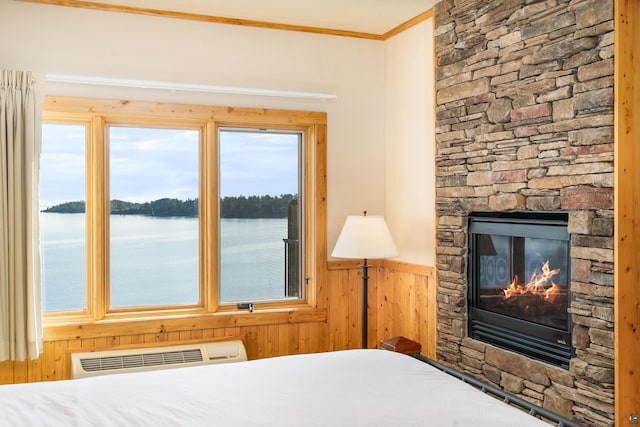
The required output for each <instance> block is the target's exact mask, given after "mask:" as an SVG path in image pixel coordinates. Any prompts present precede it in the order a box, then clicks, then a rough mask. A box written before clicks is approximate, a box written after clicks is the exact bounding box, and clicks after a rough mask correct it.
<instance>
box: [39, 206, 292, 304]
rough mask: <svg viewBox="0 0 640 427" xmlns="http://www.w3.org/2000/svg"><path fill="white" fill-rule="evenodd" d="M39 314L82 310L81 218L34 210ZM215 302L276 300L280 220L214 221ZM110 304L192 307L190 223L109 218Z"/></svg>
mask: <svg viewBox="0 0 640 427" xmlns="http://www.w3.org/2000/svg"><path fill="white" fill-rule="evenodd" d="M40 220H41V232H42V255H43V277H44V307H45V311H61V310H82V309H85V308H86V302H85V301H86V296H85V277H86V267H85V266H86V247H85V215H84V214H58V213H44V212H43V213H41V216H40ZM220 226H221V228H220V257H221V260H220V267H221V290H220V292H221V301H244V300H249V301H256V300H268V299H280V298H283V297H284V243H283V241H282V239H284V238H286V233H287V220H286V218H276V219H272V218H268V219H267V218H264V219H263V218H260V219H226V218H224V219H222V220H221V225H220ZM110 227H111V250H110V264H111V271H110V282H111V295H110V301H111V307H112V308H114V307H135V306H155V305H175V304H178V305H181V304H196V303H198V293H199V292H198V288H199V242H198V219H197V218H158V217H148V216H140V215H113V216H111V219H110Z"/></svg>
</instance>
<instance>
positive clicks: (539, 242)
mask: <svg viewBox="0 0 640 427" xmlns="http://www.w3.org/2000/svg"><path fill="white" fill-rule="evenodd" d="M469 236H470V259H469V261H470V276H469V286H470V296H471V298H470V330H471V335H472V336H474V337H476V338H480V339H483V340H485V341H488V342H491V343H494V344H497V345H499V346H502V347H507V348H509V349H512V350H515V351H518V352H521V353H525V354H528V355H531V356H533V357H535V358H538V359H542V360H546V361H550V362H552V363H555V364H559V365H562V366H564V365H565V364H566V363H568V357H569V356H570V351H571V350H570V343H571V340H570V317H569V314H568V311H567V309H568V307H569V297H570V293H569V283H570V277H569V276H570V254H569V249H570V245H569V234H568V232H567V220H566V214H563V213H555V214H549V213H530V212H527V213H520V214H515V213H509V214H498V215H496V214H490V215H489V214H477V215H473V216H471V217H470V219H469Z"/></svg>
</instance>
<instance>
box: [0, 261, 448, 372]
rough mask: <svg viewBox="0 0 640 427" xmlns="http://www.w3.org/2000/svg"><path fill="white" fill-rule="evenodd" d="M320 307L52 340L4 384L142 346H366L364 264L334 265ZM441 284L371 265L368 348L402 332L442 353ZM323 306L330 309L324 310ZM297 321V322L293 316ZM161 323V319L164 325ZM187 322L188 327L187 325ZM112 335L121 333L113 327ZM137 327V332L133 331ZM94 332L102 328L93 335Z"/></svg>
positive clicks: (273, 352)
mask: <svg viewBox="0 0 640 427" xmlns="http://www.w3.org/2000/svg"><path fill="white" fill-rule="evenodd" d="M322 289H323V292H322V293H321V295H320V298H319V301H318V305H324V304H327V307H326V309H327V315H326V321H321V320H316V319H305V321H301V322H297V321H290V322H285V323H283V322H281V321H279V320H278V319H277V318H274V320H278V321H274V322H273V323H266V324H261V323H260V324H255V325H246V326H244V325H239V326H226V325H225V326H221V325H219V324H216V323H215V322H213V321H212V322H211V323H212V326H211V327H205V326H203V325H202V323H203V322H198V323H197V324H195V325H193V324H192V326H190V327H185V328H183V329H180V328H178V329H172V330H165V329H162V328H157V329H158V330H159V332H146V331H140V332H138V333H133V332H131V331H130V330H127V331H126V332H125V333H122V334H117V333H115V334H111V335H105V336H102V335H97V336H96V335H93V334H92V335H90V336H87V337H76V338H69V337H65V336H63V335H59V336H55V337H54V338H52V339H49V340H47V341H45V343H44V353H43V354H42V355H41V356H40V358H39V359H37V360H31V361H24V362H12V361H6V362H0V384H12V383H23V382H36V381H54V380H61V379H67V378H69V374H70V372H71V370H70V360H71V358H70V354H71V353H72V352H74V351H92V350H106V349H124V348H141V347H150V346H158V345H175V344H187V343H194V342H205V341H217V340H224V339H240V340H242V341H243V342H244V344H245V347H246V349H247V355H248V357H249V359H259V358H266V357H274V356H284V355H289V354H302V353H317V352H324V351H335V350H346V349H351V348H360V347H361V333H362V329H361V303H362V299H361V298H362V264H361V261H360V262H358V261H349V262H344V261H336V262H334V261H330V262H328V263H327V271H326V272H325V273H324V280H323V284H322ZM434 292H435V282H434V274H433V268H432V267H423V266H416V265H411V264H405V263H398V262H393V261H379V260H375V261H372V262H371V267H370V269H369V295H368V301H369V310H368V316H369V318H368V326H369V329H368V333H369V339H368V341H369V347H371V348H379V347H380V341H381V340H383V339H385V338H391V337H394V336H398V335H402V336H404V337H407V338H409V339H411V340H414V341H417V342H420V343H421V344H422V354H424V355H425V356H427V357H434V356H435V332H436V326H435V325H436V324H435V321H434V319H435V311H434V310H435V307H436V306H435V295H434V294H433V293H434ZM323 308H324V307H323ZM294 320H296V319H294ZM157 322H158V323H159V324H160V323H162V320H160V319H159V320H157ZM187 324H188V323H185V325H187ZM106 328H108V329H107V330H108V331H109V332H110V333H112V332H114V331H113V329H112V327H110V326H106ZM128 329H132V328H128ZM92 332H95V331H92Z"/></svg>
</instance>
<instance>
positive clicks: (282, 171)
mask: <svg viewBox="0 0 640 427" xmlns="http://www.w3.org/2000/svg"><path fill="white" fill-rule="evenodd" d="M301 141H302V134H301V133H299V132H295V133H293V132H284V131H273V132H266V131H265V132H259V131H251V130H234V129H226V130H221V131H220V135H219V161H220V172H219V173H220V179H219V182H220V183H219V185H220V302H221V303H228V302H237V301H257V300H275V299H285V298H302V293H301V286H300V271H301V268H300V265H301V260H300V246H301V245H300V238H299V236H300V231H299V230H300V224H301V221H300V218H301V215H300V209H299V208H298V206H300V205H301V204H300V203H298V198H299V194H300V181H301V178H300V177H301V170H300V169H301V167H300V164H301V162H300V158H301Z"/></svg>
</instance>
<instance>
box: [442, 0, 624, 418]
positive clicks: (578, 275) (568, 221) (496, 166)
mask: <svg viewBox="0 0 640 427" xmlns="http://www.w3.org/2000/svg"><path fill="white" fill-rule="evenodd" d="M434 12H435V51H436V61H437V66H436V120H437V123H436V144H437V153H436V209H437V234H436V239H437V248H436V256H437V260H436V268H437V280H438V296H437V302H438V312H437V331H438V340H437V355H438V359H439V360H440V361H441V362H443V363H445V364H448V365H450V366H452V367H454V368H455V369H458V370H460V371H463V372H465V373H468V374H470V375H472V376H475V377H477V378H479V379H481V380H482V381H485V382H488V383H490V384H492V385H495V386H497V387H501V388H503V389H504V390H506V391H508V392H510V393H513V394H515V395H517V396H519V397H521V398H523V399H526V400H528V401H530V402H532V403H535V404H537V405H540V406H543V407H544V408H546V409H549V410H551V411H553V412H556V413H559V414H561V415H563V416H565V417H567V418H571V419H573V420H575V421H577V422H578V423H580V424H583V425H585V426H594V427H595V426H597V427H602V426H613V412H614V407H613V405H614V400H613V393H614V384H613V382H614V369H613V368H614V342H613V341H614V340H613V327H614V324H613V322H614V313H613V294H614V293H613V217H614V212H613V206H614V205H613V185H614V182H613V43H614V37H613V2H612V1H611V0H570V1H569V0H544V1H543V0H539V1H536V0H491V1H486V0H443V1H441V2H440V3H439V4H437V5H436V7H435V9H434ZM558 215H560V216H561V217H562V218H564V224H563V226H562V227H563V229H564V236H565V237H563V238H556V237H553V238H552V239H550V240H554V241H555V243H554V249H552V250H550V251H547V253H546V254H542V253H541V254H540V257H539V259H536V260H533V261H532V260H531V257H532V256H529V258H527V256H524V255H523V256H520V255H519V253H520V252H522V251H526V250H527V248H529V249H530V248H533V247H535V246H536V245H538V243H539V242H537V241H536V239H537V237H536V235H535V234H536V233H541V232H540V231H535V232H534V235H524V236H523V235H521V234H522V232H521V231H516V232H515V233H512V234H510V235H509V236H504V234H509V233H505V232H503V231H500V232H495V230H494V229H493V228H491V227H490V228H485V226H486V222H487V221H486V218H505V217H506V218H509V219H510V220H513V219H514V218H515V219H516V220H517V221H520V220H522V219H523V218H524V219H530V218H531V217H537V218H547V219H548V218H553V220H552V221H556V219H557V216H558ZM517 221H516V222H517ZM512 222H513V221H512ZM492 224H493V223H492ZM518 224H521V223H519V222H518ZM501 225H504V224H501ZM492 227H493V225H492ZM520 228H521V229H522V226H520ZM516 230H517V228H516ZM483 236H485V237H483ZM486 236H490V239H488V240H487V237H486ZM499 236H502V237H499ZM544 236H545V235H544V234H538V237H544ZM547 237H549V236H547ZM527 239H528V241H527ZM563 239H564V240H563ZM538 240H540V239H538ZM534 252H536V250H534ZM537 252H540V251H537ZM549 252H550V253H549ZM480 254H481V255H480ZM563 254H564V255H563ZM476 255H477V256H478V259H475V260H474V258H473V257H474V256H476ZM507 255H508V256H507ZM509 257H511V258H515V259H509ZM563 257H564V258H566V259H564V258H563ZM546 258H549V263H548V264H547V265H545V261H547V259H546ZM483 263H484V264H483ZM498 263H500V264H501V266H497V264H498ZM554 263H557V264H554ZM528 264H532V265H530V266H528ZM483 265H484V267H482V266H483ZM558 269H559V270H560V271H559V272H555V271H556V270H558ZM554 272H555V273H554ZM552 273H553V274H552ZM545 274H547V275H548V274H552V276H553V277H552V278H551V279H550V280H546V279H544V277H539V275H542V276H544V275H545ZM516 275H517V276H518V279H517V281H515V277H514V276H516ZM497 276H501V279H500V280H499V281H496V280H495V279H496V277H497ZM538 279H540V280H543V279H544V283H543V284H542V288H540V287H538V289H537V290H536V292H537V293H536V292H534V293H533V295H525V296H523V297H522V298H520V297H519V295H516V294H513V293H509V292H510V291H509V288H511V290H512V291H516V290H517V291H518V292H520V291H524V289H525V288H526V287H527V286H528V285H530V282H531V281H532V280H533V281H534V282H535V281H536V280H538ZM474 280H475V281H478V282H479V283H478V284H477V285H478V286H477V287H476V288H474V287H473V285H474V284H473V283H471V282H472V281H474ZM503 281H504V282H506V283H502V282H503ZM550 282H553V284H555V285H556V286H557V287H558V288H559V289H558V290H559V291H560V293H558V294H557V295H556V296H555V297H554V298H556V299H555V300H554V305H552V306H549V305H543V304H546V301H545V300H544V294H545V293H546V292H547V291H548V290H549V289H552V288H553V284H551V283H550ZM533 286H534V287H535V283H534V285H533ZM549 292H551V291H549ZM513 295H516V297H515V298H511V297H512V296H513ZM502 296H505V297H506V298H502ZM509 298H511V299H509ZM556 303H557V304H556ZM558 304H559V305H562V304H566V306H565V307H566V310H565V308H558V307H559V305H558ZM518 310H520V312H519V313H518ZM547 310H551V314H549V312H548V311H547ZM562 311H564V313H565V315H564V316H563V315H562V314H561V312H562ZM487 313H489V314H487ZM514 313H515V315H514ZM545 313H547V314H549V316H547V319H546V320H543V321H542V322H541V321H540V316H543V317H544V315H545ZM505 316H506V317H508V318H509V319H511V318H517V319H518V320H519V321H520V320H523V321H526V322H528V323H533V324H542V325H543V326H547V327H550V328H551V329H552V330H554V333H556V332H557V333H561V334H562V335H561V336H557V335H551V338H549V337H547V338H544V339H545V340H546V341H548V342H547V344H553V343H554V342H555V344H557V345H558V346H559V347H560V348H559V349H558V351H559V353H560V357H556V356H555V355H554V356H553V357H551V358H545V356H544V355H541V354H535V352H534V354H532V353H531V352H528V350H526V349H522V348H512V347H511V348H509V346H507V345H505V342H504V341H508V340H513V337H514V336H516V335H517V334H512V335H511V336H510V338H505V339H503V340H502V341H500V339H501V338H500V336H501V334H503V333H511V332H513V331H506V332H505V331H504V330H501V328H502V329H504V328H505V327H506V326H509V322H502V324H501V323H500V321H499V320H500V319H504V317H505ZM487 318H489V326H487V325H486V323H487V322H486V320H487ZM495 319H498V321H497V323H498V326H497V327H496V326H495V325H494V323H496V322H494V320H495ZM496 328H497V329H498V333H497V334H496V333H494V332H495V329H496ZM487 329H494V330H493V331H490V332H491V333H494V335H497V337H496V336H494V337H489V338H487V336H486V330H487ZM507 329H508V328H507ZM516 329H517V331H515V332H518V333H520V332H521V330H522V329H523V328H521V327H517V328H516ZM524 329H527V328H524ZM534 329H535V328H534ZM542 329H544V328H542ZM563 329H566V330H563ZM558 330H561V331H560V332H558ZM536 334H538V332H535V331H534V332H533V337H534V338H535V340H537V339H538V338H539V337H538V335H536ZM516 338H517V336H516ZM525 340H532V338H531V336H529V337H528V338H525ZM567 340H568V341H567ZM549 347H553V345H550V346H549ZM545 351H551V352H555V351H556V349H551V350H549V349H547V350H545Z"/></svg>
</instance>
